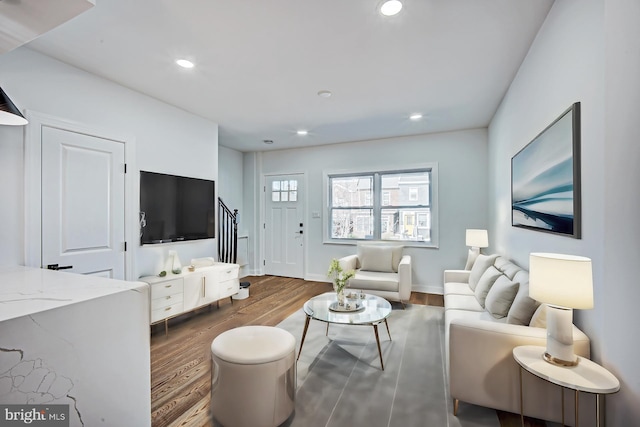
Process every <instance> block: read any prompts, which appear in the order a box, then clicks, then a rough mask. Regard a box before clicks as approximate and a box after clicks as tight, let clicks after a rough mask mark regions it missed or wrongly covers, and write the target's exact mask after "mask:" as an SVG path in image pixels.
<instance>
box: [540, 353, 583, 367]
mask: <svg viewBox="0 0 640 427" xmlns="http://www.w3.org/2000/svg"><path fill="white" fill-rule="evenodd" d="M542 358H543V359H544V360H545V362H549V363H551V364H552V365H557V366H576V365H577V364H578V360H579V359H578V358H576V359H575V360H563V359H558V358H557V357H553V356H552V355H550V354H549V353H547V352H546V351H545V352H544V354H543V355H542Z"/></svg>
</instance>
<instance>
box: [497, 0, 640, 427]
mask: <svg viewBox="0 0 640 427" xmlns="http://www.w3.org/2000/svg"><path fill="white" fill-rule="evenodd" d="M606 4H607V8H606V13H605V0H556V2H555V3H554V5H553V7H552V9H551V11H550V12H549V15H548V16H547V19H546V21H545V23H544V25H543V26H542V28H541V29H540V32H539V33H538V35H537V37H536V40H535V41H534V43H533V45H532V46H531V49H530V51H529V53H528V55H527V57H526V59H525V60H524V62H523V64H522V66H521V68H520V70H519V72H518V74H517V76H516V78H515V79H514V81H513V83H512V84H511V87H510V89H509V91H508V93H507V94H506V95H505V98H504V99H503V102H502V104H501V105H500V107H499V109H498V111H497V112H496V115H495V116H494V118H493V120H492V122H491V124H490V126H489V170H490V171H491V175H490V177H489V186H490V188H489V197H490V204H489V206H490V217H491V226H490V235H493V236H494V238H495V246H494V248H495V251H496V252H499V253H503V254H508V255H509V256H510V257H511V258H513V259H514V260H515V261H516V262H518V263H519V264H521V265H523V266H524V267H528V263H529V260H528V256H529V253H531V252H537V251H541V252H559V253H568V254H576V255H584V256H588V257H590V258H591V259H592V260H593V275H594V277H593V279H594V298H595V308H594V309H593V310H578V311H576V312H575V321H576V323H577V324H578V325H579V326H580V327H581V328H582V329H583V330H584V331H585V332H586V333H587V335H589V337H590V338H591V340H592V357H593V359H594V360H596V361H598V362H600V363H602V364H603V365H604V366H606V367H607V368H609V369H611V370H612V372H614V374H617V375H618V377H619V378H620V379H621V383H622V391H621V392H620V393H618V394H616V395H613V396H611V397H609V399H608V404H609V410H608V412H607V421H608V425H612V426H623V425H631V424H638V422H639V421H640V408H639V407H638V405H633V404H631V402H634V401H635V402H637V401H638V398H639V396H640V384H639V381H640V370H639V369H638V365H637V363H634V361H633V360H631V359H635V358H634V357H633V356H631V355H633V354H637V353H638V351H640V344H639V342H638V340H637V339H634V338H632V337H631V336H630V334H629V326H630V325H631V324H633V323H637V320H636V319H635V317H636V316H635V312H636V306H637V302H638V300H639V299H640V292H639V291H638V289H639V288H638V286H637V278H636V277H634V276H637V275H636V274H634V273H632V271H633V270H634V268H633V267H634V261H636V260H637V259H638V255H640V254H639V253H638V252H639V251H638V244H637V236H638V235H640V226H639V225H638V223H637V219H636V217H637V212H638V207H640V196H638V194H637V192H635V191H633V190H631V189H632V188H634V187H633V186H634V185H636V183H637V182H638V179H639V178H640V174H639V173H638V172H637V169H638V168H637V160H638V158H639V157H640V150H639V149H638V146H637V135H638V134H640V133H639V130H640V129H639V126H638V121H637V119H636V118H635V117H631V116H630V115H627V114H625V112H626V113H630V112H631V111H633V110H635V109H636V108H637V105H638V101H640V99H639V97H638V82H637V76H638V75H639V71H640V66H639V62H640V61H639V56H638V40H639V39H640V37H639V36H640V32H639V31H638V29H637V22H638V21H639V17H640V14H639V13H638V9H639V8H638V4H637V2H634V1H632V0H625V1H623V0H616V1H610V0H607V1H606ZM609 5H611V6H609ZM623 6H624V9H623V8H622V7H623ZM632 10H633V12H634V13H630V12H631V11H632ZM621 28H624V29H625V30H626V31H627V33H623V32H621ZM605 52H606V53H605ZM631 52H633V53H631ZM605 94H606V95H605ZM630 95H631V96H630ZM575 101H580V102H581V107H582V114H581V116H582V117H581V124H582V126H581V128H582V143H581V147H582V167H581V171H582V239H572V238H568V237H562V236H556V235H551V234H547V233H542V232H536V231H531V230H525V229H519V228H514V227H512V226H511V210H510V207H511V195H510V194H511V193H510V192H511V189H510V182H511V181H510V180H511V170H510V159H511V157H512V156H513V155H514V154H515V153H517V152H518V151H519V150H520V149H521V148H522V147H523V146H524V145H526V144H527V143H528V142H529V141H531V139H533V138H534V137H535V136H536V135H537V134H538V133H539V132H540V131H542V130H543V129H544V128H545V127H546V126H547V125H548V124H549V123H551V122H552V121H553V120H554V119H555V118H556V117H557V116H558V115H559V114H561V113H562V112H563V111H564V110H565V109H566V108H568V107H569V106H570V105H571V104H572V103H573V102H575ZM634 178H635V179H634ZM623 189H626V190H627V191H625V192H624V193H623ZM621 206H623V207H624V208H623V209H621ZM633 208H635V210H634V209H633ZM631 420H635V421H636V422H635V423H634V422H630V421H631Z"/></svg>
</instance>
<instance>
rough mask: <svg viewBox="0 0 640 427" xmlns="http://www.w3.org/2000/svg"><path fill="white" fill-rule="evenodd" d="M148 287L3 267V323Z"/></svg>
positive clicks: (0, 272)
mask: <svg viewBox="0 0 640 427" xmlns="http://www.w3.org/2000/svg"><path fill="white" fill-rule="evenodd" d="M147 287H148V285H147V284H146V283H142V282H127V281H124V280H114V279H108V278H104V277H97V276H85V275H82V274H76V273H65V272H61V271H53V270H45V269H41V268H32V267H22V266H8V267H0V322H2V321H5V320H9V319H14V318H17V317H21V316H28V315H31V314H34V313H39V312H42V311H46V310H52V309H55V308H59V307H63V306H65V305H70V304H76V303H79V302H82V301H87V300H91V299H95V298H101V297H104V296H108V295H112V294H116V293H119V292H128V291H136V292H139V291H141V290H144V289H145V288H147Z"/></svg>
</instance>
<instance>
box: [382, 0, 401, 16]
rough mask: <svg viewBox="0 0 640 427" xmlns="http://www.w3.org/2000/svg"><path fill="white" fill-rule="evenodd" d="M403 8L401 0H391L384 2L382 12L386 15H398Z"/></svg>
mask: <svg viewBox="0 0 640 427" xmlns="http://www.w3.org/2000/svg"><path fill="white" fill-rule="evenodd" d="M401 10H402V3H401V2H400V1H399V0H389V1H385V2H384V3H382V6H380V13H382V14H383V15H384V16H393V15H397V14H398V13H399V12H400V11H401Z"/></svg>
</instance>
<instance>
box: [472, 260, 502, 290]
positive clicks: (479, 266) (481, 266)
mask: <svg viewBox="0 0 640 427" xmlns="http://www.w3.org/2000/svg"><path fill="white" fill-rule="evenodd" d="M496 258H498V255H495V254H494V255H482V254H480V255H478V258H476V262H474V263H473V267H471V273H469V287H470V288H471V290H472V291H475V290H476V286H478V281H479V280H480V277H482V274H483V273H484V272H485V271H487V268H489V267H490V266H492V265H493V262H494V261H495V259H496Z"/></svg>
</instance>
